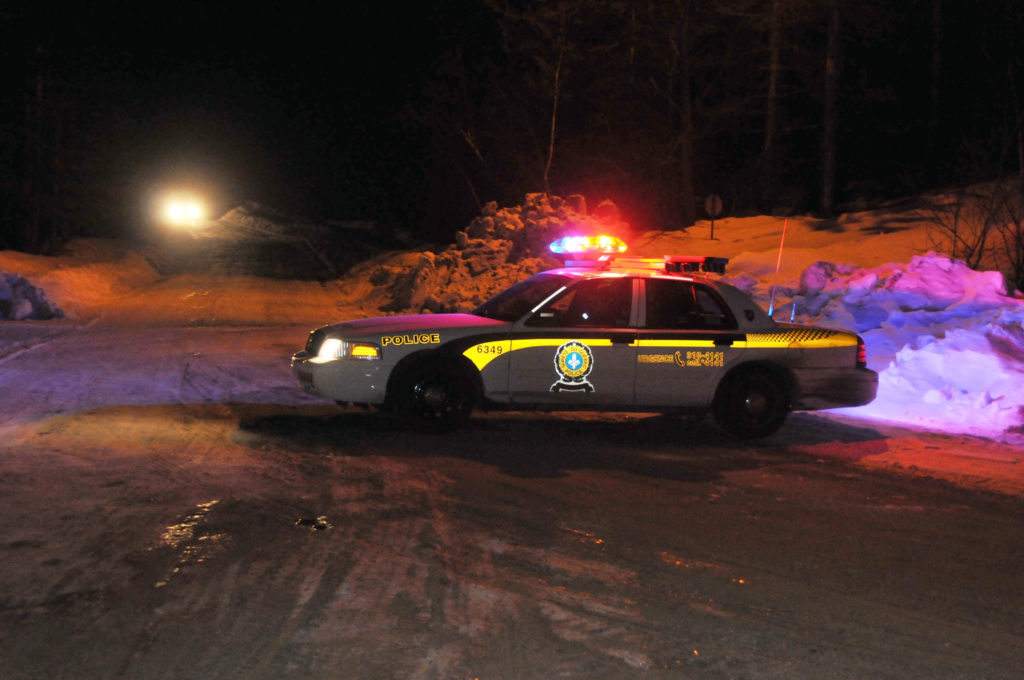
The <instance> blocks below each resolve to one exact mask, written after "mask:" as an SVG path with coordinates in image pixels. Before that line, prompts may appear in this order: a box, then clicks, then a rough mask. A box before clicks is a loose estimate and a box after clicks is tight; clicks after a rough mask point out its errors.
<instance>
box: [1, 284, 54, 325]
mask: <svg viewBox="0 0 1024 680" xmlns="http://www.w3.org/2000/svg"><path fill="white" fill-rule="evenodd" d="M63 316H64V313H63V312H62V311H61V310H60V309H59V308H58V307H57V306H56V305H55V304H53V303H52V302H50V300H48V299H47V297H46V293H45V292H44V291H43V290H42V289H40V288H36V287H35V286H33V285H32V284H31V283H29V281H28V279H26V278H25V277H24V276H21V275H19V274H8V273H6V272H0V319H5V320H12V321H23V320H25V319H55V318H61V317H63Z"/></svg>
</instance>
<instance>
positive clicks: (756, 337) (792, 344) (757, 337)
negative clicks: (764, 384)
mask: <svg viewBox="0 0 1024 680" xmlns="http://www.w3.org/2000/svg"><path fill="white" fill-rule="evenodd" d="M740 346H742V347H748V348H761V349H782V348H794V349H799V348H825V347H856V346H857V336H856V335H853V334H852V333H844V332H843V331H833V330H829V329H827V328H801V329H798V330H791V331H781V332H779V333H747V342H746V343H745V344H740V343H734V344H733V347H740Z"/></svg>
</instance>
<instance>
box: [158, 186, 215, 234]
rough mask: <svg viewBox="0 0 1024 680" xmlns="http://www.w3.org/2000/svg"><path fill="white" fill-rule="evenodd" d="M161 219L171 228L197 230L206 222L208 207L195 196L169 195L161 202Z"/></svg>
mask: <svg viewBox="0 0 1024 680" xmlns="http://www.w3.org/2000/svg"><path fill="white" fill-rule="evenodd" d="M159 217H160V221H161V222H164V223H166V224H169V225H171V226H176V227H187V228H191V229H195V228H197V227H200V226H202V225H203V223H204V222H205V221H206V207H205V206H204V205H203V202H202V201H201V200H199V199H198V198H196V197H195V196H192V195H189V194H169V195H167V196H165V197H164V198H163V199H162V200H161V202H160V209H159Z"/></svg>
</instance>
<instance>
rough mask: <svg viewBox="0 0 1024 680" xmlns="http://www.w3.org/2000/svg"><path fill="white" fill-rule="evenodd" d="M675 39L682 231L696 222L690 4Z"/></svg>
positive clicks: (685, 10) (684, 9) (686, 8)
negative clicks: (677, 60) (677, 39)
mask: <svg viewBox="0 0 1024 680" xmlns="http://www.w3.org/2000/svg"><path fill="white" fill-rule="evenodd" d="M682 18H683V21H682V26H681V30H680V36H679V99H680V101H679V194H680V195H679V221H680V226H682V227H683V228H684V229H685V228H686V227H689V226H691V225H692V224H693V223H694V222H696V221H697V197H696V195H695V193H696V190H695V189H694V169H693V136H694V131H693V99H692V97H693V95H692V92H691V89H690V85H691V84H690V77H691V74H690V3H689V2H687V3H686V4H685V5H684V8H683V17H682Z"/></svg>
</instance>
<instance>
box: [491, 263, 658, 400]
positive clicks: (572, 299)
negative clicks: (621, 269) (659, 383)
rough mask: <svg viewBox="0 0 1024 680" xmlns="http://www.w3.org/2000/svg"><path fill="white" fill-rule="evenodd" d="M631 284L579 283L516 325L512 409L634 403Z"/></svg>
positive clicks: (624, 280)
mask: <svg viewBox="0 0 1024 680" xmlns="http://www.w3.org/2000/svg"><path fill="white" fill-rule="evenodd" d="M635 287H636V288H637V290H638V289H639V286H638V283H637V282H636V281H635V279H633V278H630V277H625V276H606V277H597V278H591V279H584V280H582V281H580V282H579V283H577V284H576V285H574V286H571V287H569V288H568V289H567V290H566V291H564V293H562V294H561V295H559V296H557V297H556V298H554V299H553V300H550V301H548V302H547V303H545V305H544V306H543V307H541V308H540V309H538V310H537V311H536V313H535V314H533V315H532V316H530V317H529V318H527V319H525V320H523V321H521V322H520V324H519V325H518V327H517V328H516V330H515V332H514V333H513V336H512V342H511V348H510V350H511V352H510V354H509V361H510V366H509V392H510V397H511V401H512V403H513V404H541V405H543V404H548V405H552V406H554V407H559V406H562V407H570V408H586V406H587V405H594V406H605V407H607V406H618V407H622V408H629V407H631V406H632V405H633V403H634V399H635V394H634V385H635V379H636V342H635V341H636V336H637V331H636V319H637V318H638V316H639V308H638V306H636V305H635V304H634V297H635V295H634V288H635Z"/></svg>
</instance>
